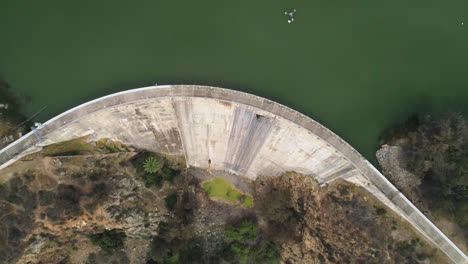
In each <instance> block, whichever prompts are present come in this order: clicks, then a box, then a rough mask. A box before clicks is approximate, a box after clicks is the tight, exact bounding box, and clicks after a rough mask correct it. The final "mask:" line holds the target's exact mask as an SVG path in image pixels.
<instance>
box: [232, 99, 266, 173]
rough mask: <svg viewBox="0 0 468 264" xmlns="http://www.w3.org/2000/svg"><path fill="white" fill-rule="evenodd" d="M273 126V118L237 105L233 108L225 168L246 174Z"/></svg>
mask: <svg viewBox="0 0 468 264" xmlns="http://www.w3.org/2000/svg"><path fill="white" fill-rule="evenodd" d="M272 127H273V120H272V119H271V118H269V117H266V116H263V115H260V114H257V113H256V111H254V110H253V109H249V108H246V107H241V106H237V107H236V108H235V110H234V120H233V123H232V128H231V133H230V135H229V143H228V147H227V152H226V158H225V161H224V164H225V168H226V169H228V170H230V171H232V172H235V173H239V174H246V173H247V171H248V170H249V168H250V166H251V165H252V163H253V161H254V159H255V157H256V156H257V154H258V152H259V150H260V149H261V147H262V146H263V145H264V143H265V141H266V139H267V138H268V136H269V134H270V132H271V130H272Z"/></svg>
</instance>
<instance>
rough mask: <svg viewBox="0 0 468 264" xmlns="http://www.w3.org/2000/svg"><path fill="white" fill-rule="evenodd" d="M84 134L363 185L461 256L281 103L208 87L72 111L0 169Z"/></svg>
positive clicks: (148, 91)
mask: <svg viewBox="0 0 468 264" xmlns="http://www.w3.org/2000/svg"><path fill="white" fill-rule="evenodd" d="M82 136H88V139H89V140H98V139H100V138H111V139H114V140H118V141H121V142H123V143H125V144H128V145H132V146H135V147H137V148H141V149H147V150H150V151H154V152H161V153H166V154H171V155H184V156H185V157H186V160H187V164H188V165H189V166H195V167H200V168H211V169H213V170H225V171H229V172H231V173H234V174H238V175H242V176H245V177H248V178H250V179H255V178H256V177H258V176H260V175H267V176H278V175H280V174H282V173H283V172H285V171H297V172H300V173H303V174H307V175H311V176H312V177H315V178H316V179H317V181H318V182H319V183H320V184H322V185H323V184H327V183H328V182H330V181H333V180H335V179H337V178H341V179H345V180H348V181H350V182H353V183H355V184H358V185H361V186H363V187H364V188H366V189H367V190H369V191H370V192H371V193H372V194H374V195H375V196H376V197H377V198H378V199H379V200H380V201H382V202H383V203H384V204H386V205H387V206H388V207H390V208H391V209H392V210H394V211H395V212H397V213H398V214H399V215H401V216H402V217H403V218H405V219H406V220H408V221H409V222H410V223H411V224H412V225H413V226H414V227H415V228H416V229H417V230H419V231H420V232H421V233H422V234H423V235H424V236H425V237H426V238H427V239H428V240H430V241H432V242H433V243H434V244H435V245H436V246H437V247H439V248H440V249H441V250H442V251H444V252H445V253H446V254H447V255H448V256H449V257H450V259H452V260H453V261H454V262H455V263H467V262H468V260H467V257H466V255H465V254H464V253H463V252H462V251H460V250H459V249H458V248H457V246H456V245H454V244H453V243H452V242H451V241H450V240H449V239H448V238H447V237H446V236H445V235H444V234H443V233H442V232H441V231H440V230H439V229H438V228H437V227H436V226H434V225H433V224H432V223H431V222H430V221H429V220H428V219H427V218H426V217H425V216H424V215H423V214H422V213H421V212H420V211H419V210H418V209H417V208H416V207H415V206H414V205H413V204H412V203H411V202H410V201H408V199H406V197H404V196H403V194H401V193H400V192H399V191H398V190H397V189H396V188H395V187H394V186H393V185H392V184H391V183H390V182H389V181H388V180H387V179H386V178H385V177H384V176H383V175H382V174H381V173H380V172H379V171H378V170H377V169H375V168H374V167H373V166H372V165H371V164H370V163H369V162H368V161H367V160H366V159H365V158H364V157H362V156H361V155H360V154H359V153H358V152H357V151H356V150H354V149H353V148H352V147H351V146H350V145H349V144H347V143H346V142H345V141H343V140H342V139H341V138H339V137H338V136H337V135H335V134H334V133H332V132H331V131H330V130H328V129H327V128H325V127H324V126H322V125H320V124H319V123H317V122H315V121H314V120H312V119H310V118H308V117H307V116H305V115H302V114H300V113H299V112H296V111H294V110H292V109H290V108H288V107H286V106H283V105H280V104H278V103H275V102H273V101H270V100H267V99H265V98H261V97H258V96H254V95H251V94H247V93H242V92H237V91H233V90H227V89H222V88H214V87H206V86H187V85H175V86H154V87H146V88H140V89H135V90H129V91H125V92H121V93H116V94H112V95H109V96H105V97H102V98H99V99H97V100H94V101H90V102H88V103H85V104H83V105H80V106H78V107H76V108H73V109H71V110H69V111H67V112H65V113H63V114H61V115H59V116H57V117H55V118H53V119H51V120H49V121H48V122H46V123H44V124H43V125H42V126H41V127H39V128H37V129H36V130H34V131H32V132H30V133H28V134H27V135H25V136H24V137H22V138H21V139H19V140H17V141H16V142H14V143H13V144H11V145H9V146H8V147H6V148H4V149H2V150H0V177H1V176H2V169H3V168H5V167H6V166H8V165H9V164H11V163H12V162H14V161H16V160H18V159H20V158H21V157H23V156H25V155H27V154H30V153H33V152H36V151H39V150H40V149H41V147H42V146H45V145H48V144H52V143H56V142H61V141H65V140H70V139H73V138H77V137H82Z"/></svg>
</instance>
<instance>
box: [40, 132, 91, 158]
mask: <svg viewBox="0 0 468 264" xmlns="http://www.w3.org/2000/svg"><path fill="white" fill-rule="evenodd" d="M92 149H93V148H92V146H91V145H90V144H89V143H88V142H86V141H85V138H84V137H80V138H75V139H72V140H68V141H63V142H59V143H55V144H51V145H48V146H45V147H44V150H43V153H44V155H45V156H50V157H56V156H74V155H82V154H85V153H88V152H90V151H92Z"/></svg>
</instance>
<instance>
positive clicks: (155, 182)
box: [143, 173, 163, 188]
mask: <svg viewBox="0 0 468 264" xmlns="http://www.w3.org/2000/svg"><path fill="white" fill-rule="evenodd" d="M162 181H163V178H162V176H161V175H159V174H149V173H145V174H144V175H143V182H144V183H145V187H146V188H150V187H152V186H157V187H160V186H161V184H162Z"/></svg>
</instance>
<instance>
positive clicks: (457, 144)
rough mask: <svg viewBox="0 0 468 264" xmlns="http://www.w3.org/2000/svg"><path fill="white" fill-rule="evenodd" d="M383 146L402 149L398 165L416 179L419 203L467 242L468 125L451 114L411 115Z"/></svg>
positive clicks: (385, 137) (458, 115)
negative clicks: (451, 225)
mask: <svg viewBox="0 0 468 264" xmlns="http://www.w3.org/2000/svg"><path fill="white" fill-rule="evenodd" d="M382 143H386V144H388V145H396V146H399V147H401V149H402V152H401V165H402V167H403V168H404V169H406V170H407V171H409V172H410V173H411V174H413V175H415V176H416V177H417V181H415V182H416V187H415V188H416V191H417V193H418V194H419V196H420V198H421V199H422V202H423V203H424V204H425V205H426V207H427V208H428V209H429V210H430V211H431V212H432V213H433V214H434V215H436V216H440V217H444V218H446V219H449V220H451V221H453V222H454V223H456V224H457V225H459V226H460V227H461V229H462V230H464V231H465V238H468V237H467V235H468V121H467V120H466V119H465V118H464V117H463V116H462V115H460V114H456V113H453V112H452V113H448V114H445V115H443V116H440V117H433V116H430V115H426V116H418V115H414V116H412V117H411V118H410V119H408V120H407V121H406V122H404V123H403V124H400V125H398V126H396V127H395V128H393V129H391V130H389V131H387V132H386V133H385V134H384V135H383V137H382ZM402 188H403V189H404V186H402Z"/></svg>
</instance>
